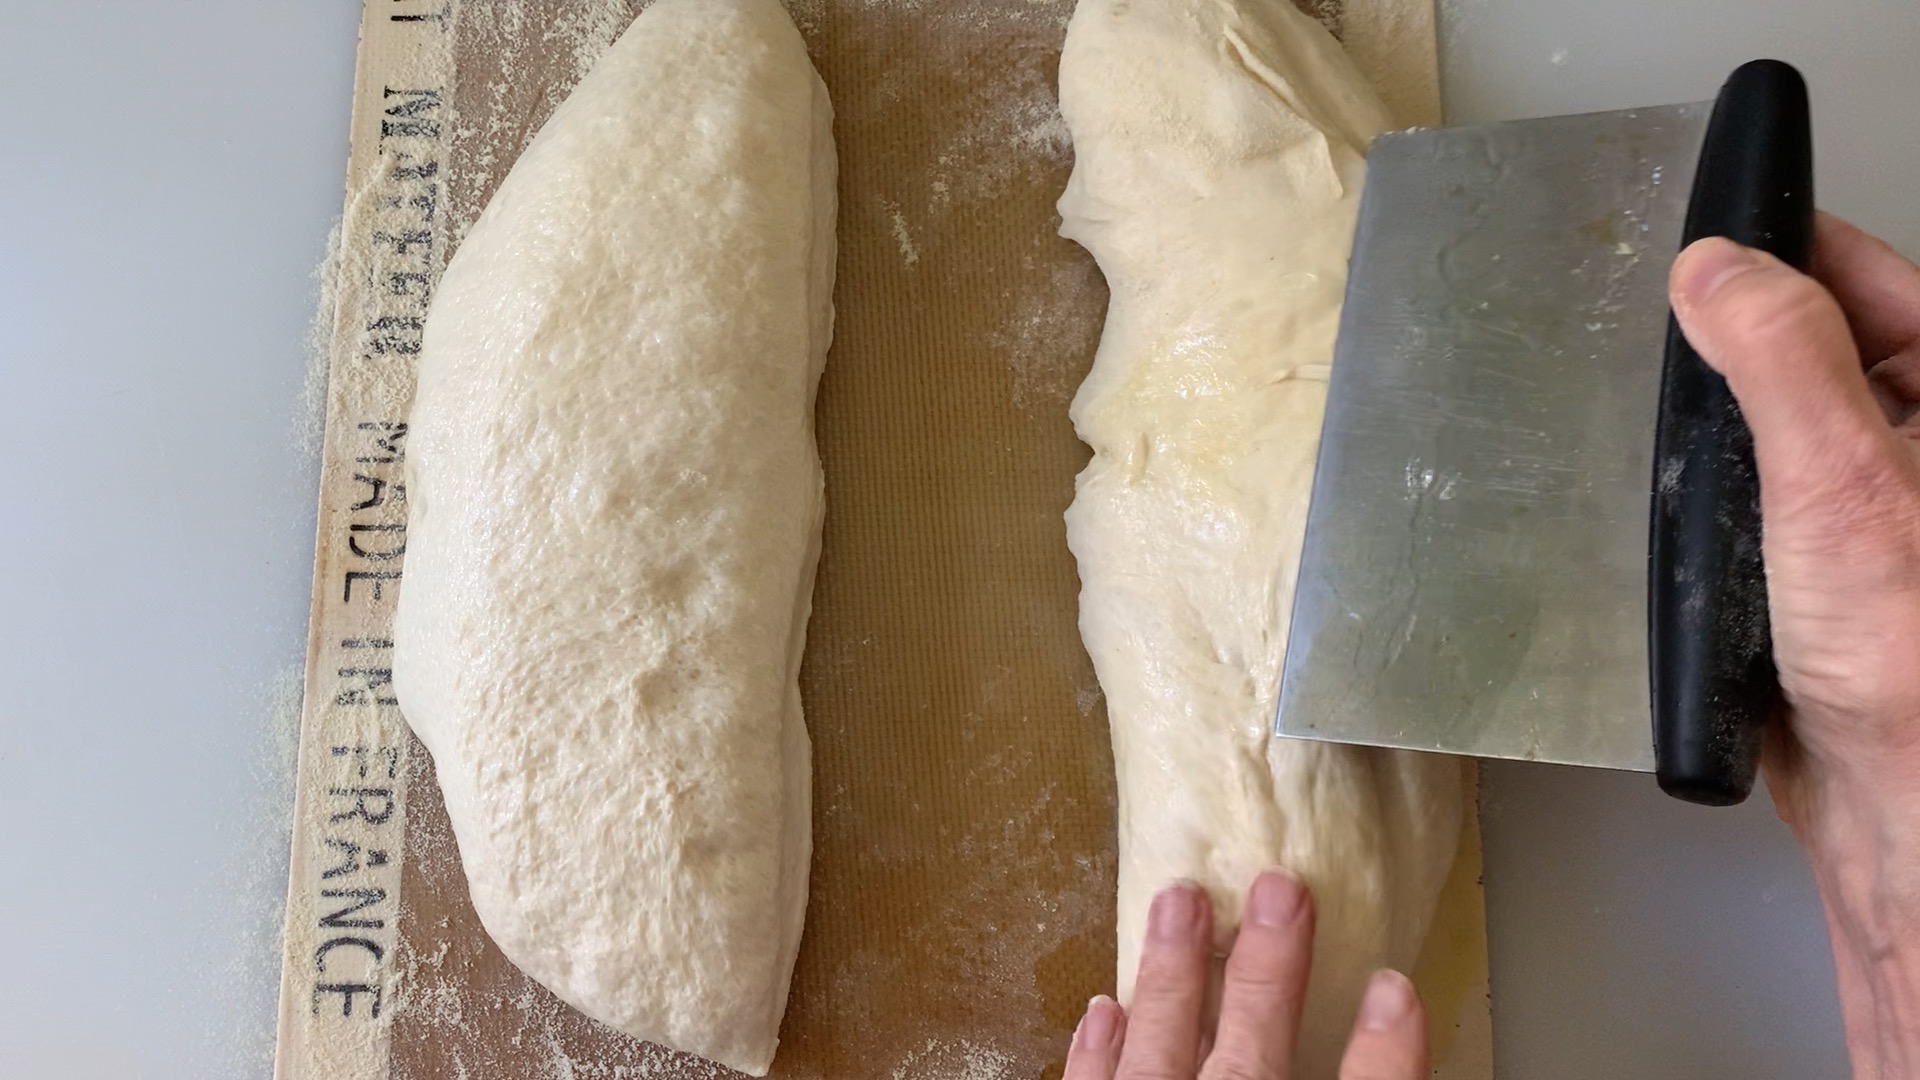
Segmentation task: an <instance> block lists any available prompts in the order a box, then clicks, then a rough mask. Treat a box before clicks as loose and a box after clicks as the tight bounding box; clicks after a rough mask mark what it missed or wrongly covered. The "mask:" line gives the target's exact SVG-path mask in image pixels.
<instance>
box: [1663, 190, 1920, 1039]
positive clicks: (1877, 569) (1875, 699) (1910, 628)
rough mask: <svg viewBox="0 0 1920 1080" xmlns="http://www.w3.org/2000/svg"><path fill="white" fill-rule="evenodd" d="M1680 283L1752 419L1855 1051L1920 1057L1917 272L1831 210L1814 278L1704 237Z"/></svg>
mask: <svg viewBox="0 0 1920 1080" xmlns="http://www.w3.org/2000/svg"><path fill="white" fill-rule="evenodd" d="M1670 288H1671V293H1672V298H1673V307H1674V313H1675V315H1676V316H1677V317H1678V319H1679V321H1680V326H1681V328H1682V329H1683V330H1684V331H1685V332H1686V335H1687V338H1688V340H1689V341H1691V342H1693V345H1694V348H1695V349H1697V350H1698V351H1699V353H1700V355H1701V357H1702V358H1703V359H1704V360H1706V362H1707V363H1708V364H1710V365H1712V367H1713V368H1714V369H1715V370H1716V371H1718V372H1720V374H1721V375H1723V376H1725V377H1726V380H1727V383H1728V385H1729V386H1730V387H1731V388H1732V390H1733V394H1734V397H1735V398H1736V399H1738V401H1739V402H1740V409H1741V412H1742V413H1743V414H1744V416H1745V417H1746V421H1747V425H1748V427H1750V428H1751V429H1752V431H1753V440H1754V455H1755V458H1756V460H1757V462H1758V465H1759V470H1760V516H1761V521H1762V545H1761V546H1762V551H1763V555H1764V558H1765V561H1766V569H1767V599H1768V605H1769V608H1770V614H1771V618H1772V623H1773V651H1774V661H1775V663H1776V664H1777V665H1778V667H1779V670H1780V687H1781V690H1782V692H1783V696H1784V698H1785V709H1784V716H1783V717H1782V719H1783V720H1784V723H1775V724H1774V725H1773V730H1771V731H1770V732H1769V734H1768V742H1767V746H1766V749H1765V752H1764V754H1763V756H1762V767H1763V769H1764V771H1765V773H1766V777H1767V786H1768V789H1769V790H1770V791H1771V792H1772V793H1773V799H1774V804H1775V806H1776V808H1777V809H1778V810H1779V813H1780V816H1781V818H1783V819H1784V820H1785V821H1786V822H1787V824H1788V825H1790V826H1791V827H1792V828H1793V830H1794V833H1795V835H1796V836H1797V837H1798V838H1799V839H1800V842H1801V844H1802V846H1803V847H1805V849H1806V851H1807V854H1808V857H1809V860H1810V861H1811V863H1812V865H1813V870H1814V876H1815V879H1816V881H1817V882H1818V883H1819V885H1820V889H1821V894H1822V898H1823V899H1824V901H1825V902H1826V905H1827V911H1828V919H1829V922H1830V923H1831V925H1832V931H1833V942H1834V953H1835V959H1836V964H1837V966H1838V968H1839V974H1840V991H1841V1000H1842V1003H1843V1006H1844V1010H1845V1012H1846V1016H1847V1028H1848V1044H1849V1046H1850V1047H1851V1048H1852V1049H1853V1052H1854V1064H1855V1068H1856V1070H1859V1071H1860V1073H1861V1074H1862V1075H1875V1076H1878V1075H1883V1074H1884V1075H1915V1074H1920V1073H1908V1072H1904V1071H1899V1070H1900V1069H1901V1067H1902V1066H1903V1065H1904V1066H1913V1067H1920V269H1916V268H1915V267H1914V265H1913V264H1912V263H1910V262H1908V261H1907V260H1906V259H1904V258H1902V257H1901V256H1900V255H1898V254H1897V253H1895V252H1894V251H1893V249H1892V248H1890V247H1888V246H1887V245H1885V244H1883V243H1881V242H1880V241H1878V240H1876V239H1874V238H1872V237H1870V236H1868V235H1866V234H1865V233H1862V232H1861V231H1859V230H1858V229H1855V228H1853V227H1852V226H1851V225H1848V224H1846V223H1845V222H1842V221H1840V220H1839V219H1837V218H1833V217H1829V216H1826V215H1821V217H1820V219H1819V221H1818V223H1817V226H1816V229H1815V235H1814V249H1813V266H1812V274H1811V276H1808V275H1803V274H1800V273H1797V272H1795V271H1794V270H1792V269H1790V268H1789V267H1787V266H1785V265H1784V264H1782V263H1781V262H1779V261H1778V260H1776V259H1774V258H1772V257H1771V256H1768V255H1763V254H1760V253H1758V252H1753V251H1749V250H1748V249H1746V248H1742V247H1740V246H1738V245H1736V244H1733V243H1731V242H1730V241H1726V240H1702V241H1700V242H1699V243H1697V244H1694V245H1692V246H1691V247H1689V248H1688V249H1687V250H1686V251H1685V252H1683V253H1682V254H1681V256H1680V258H1679V259H1678V260H1677V261H1675V263H1674V265H1673V273H1672V277H1671V279H1670ZM1890 1025H1893V1026H1896V1027H1897V1028H1898V1030H1894V1029H1893V1027H1890Z"/></svg>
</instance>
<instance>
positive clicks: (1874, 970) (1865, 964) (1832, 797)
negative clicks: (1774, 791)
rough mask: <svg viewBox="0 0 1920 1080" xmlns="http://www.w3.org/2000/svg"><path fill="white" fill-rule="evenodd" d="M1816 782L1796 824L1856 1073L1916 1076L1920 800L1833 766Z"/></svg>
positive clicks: (1919, 1046) (1919, 1053)
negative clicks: (1835, 772) (1821, 912)
mask: <svg viewBox="0 0 1920 1080" xmlns="http://www.w3.org/2000/svg"><path fill="white" fill-rule="evenodd" d="M1823 771H1824V770H1823ZM1805 783H1806V781H1805V780H1804V779H1803V780H1802V784H1803V786H1804V785H1805ZM1819 786H1820V787H1822V788H1824V789H1825V790H1822V791H1818V792H1806V791H1804V790H1803V791H1802V793H1801V795H1802V800H1801V805H1800V806H1799V807H1798V809H1799V811H1800V813H1799V814H1798V815H1797V816H1798V818H1799V820H1796V821H1794V827H1795V832H1796V833H1797V834H1798V835H1799V838H1800V841H1801V843H1802V845H1803V846H1804V847H1805V848H1806V851H1807V856H1808V861H1809V863H1810V864H1811V866H1812V870H1813V876H1814V881H1815V883H1816V884H1817V886H1818V887H1819V890H1820V897H1821V901H1822V903H1823V905H1824V906H1825V909H1826V915H1827V925H1828V931H1829V934H1830V936H1831V940H1832V945H1833V957H1834V967H1835V970H1836V974H1837V976H1838V981H1839V991H1840V1003H1841V1011H1842V1014H1843V1016H1844V1018H1845V1022H1846V1034H1847V1046H1848V1049H1849V1051H1850V1053H1851V1055H1852V1058H1853V1064H1854V1070H1855V1075H1856V1076H1860V1077H1867V1076H1872V1077H1897V1076H1914V1077H1920V801H1916V800H1915V799H1913V798H1911V797H1908V796H1905V795H1904V793H1900V792H1898V790H1897V789H1893V788H1889V787H1885V786H1881V785H1876V784H1872V783H1867V782H1864V778H1857V777H1856V778H1848V779H1847V780H1845V781H1840V780H1839V779H1838V778H1835V777H1833V776H1832V774H1831V773H1828V775H1827V777H1826V782H1825V783H1823V784H1820V785H1819ZM1808 796H1811V798H1808Z"/></svg>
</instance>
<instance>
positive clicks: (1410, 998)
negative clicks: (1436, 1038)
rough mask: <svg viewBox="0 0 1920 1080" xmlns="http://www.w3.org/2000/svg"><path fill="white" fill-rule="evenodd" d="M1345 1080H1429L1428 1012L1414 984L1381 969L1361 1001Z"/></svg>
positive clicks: (1342, 1073)
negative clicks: (1415, 991) (1417, 994)
mask: <svg viewBox="0 0 1920 1080" xmlns="http://www.w3.org/2000/svg"><path fill="white" fill-rule="evenodd" d="M1340 1080H1427V1014H1426V1011H1425V1010H1424V1009H1422V1008H1421V1007H1420V998H1419V997H1418V996H1416V995H1415V994H1414V992H1413V983H1411V982H1409V981H1408V980H1407V977H1406V976H1405V975H1402V974H1400V973H1399V972H1397V971H1376V972H1374V973H1373V978H1372V979H1371V980H1370V981H1369V982H1368V983H1367V992H1366V994H1365V995H1364V996H1363V997H1361V999H1360V1015H1359V1017H1358V1018H1357V1019H1356V1020H1355V1021H1354V1023H1353V1036H1352V1038H1350V1039H1349V1040H1348V1041H1347V1053H1346V1056H1345V1057H1343V1058H1341V1059H1340Z"/></svg>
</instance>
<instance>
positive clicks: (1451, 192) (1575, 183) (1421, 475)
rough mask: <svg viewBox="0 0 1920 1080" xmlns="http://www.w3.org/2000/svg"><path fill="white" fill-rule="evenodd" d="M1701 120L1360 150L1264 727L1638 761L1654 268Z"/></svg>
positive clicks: (1395, 141) (1498, 132) (1646, 723)
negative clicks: (1310, 476)
mask: <svg viewBox="0 0 1920 1080" xmlns="http://www.w3.org/2000/svg"><path fill="white" fill-rule="evenodd" d="M1710 111H1711V103H1710V102H1709V103H1698V104H1690V105H1676V106H1668V107H1663V108H1651V109H1636V110H1629V111H1625V112H1615V113H1596V114H1591V115H1586V116H1570V117H1554V118H1551V119H1545V120H1525V121H1517V122H1513V123H1505V124H1494V125H1489V126H1485V127H1475V128H1451V129H1437V130H1426V131H1413V132H1405V133H1401V134H1395V135H1387V136H1383V137H1381V138H1380V139H1379V140H1377V141H1376V142H1375V143H1374V146H1373V150H1372V152H1371V154H1370V155H1369V165H1368V176H1367V189H1366V193H1365V196H1364V198H1363V200H1362V206H1361V212H1360V221H1359V226H1358V230H1357V232H1356V234H1355V240H1354V253H1353V263H1352V273H1351V277H1350V279H1349V282H1348V286H1347V297H1346V308H1345V310H1344V312H1343V313H1342V315H1341V323H1340V338H1339V344H1338V346H1337V347H1336V349H1335V354H1334V365H1333V374H1332V380H1331V385H1330V387H1329V393H1328V400H1327V411H1326V420H1325V426H1324V429H1323V433H1322V437H1321V444H1320V459H1319V465H1318V468H1317V471H1316V473H1315V476H1314V486H1313V501H1312V505H1311V507H1310V509H1309V512H1308V518H1307V538H1306V546H1305V550H1304V553H1303V555H1302V558H1301V563H1300V569H1299V587H1298V590H1297V592H1296V595H1295V600H1294V609H1293V623H1292V630H1291V635H1290V640H1289V643H1288V648H1287V658H1286V667H1285V670H1284V675H1283V680H1282V683H1281V690H1280V707H1279V716H1278V718H1277V721H1276V730H1277V731H1278V732H1279V733H1280V734H1282V735H1291V736H1305V737H1310V738H1316V739H1331V740H1336V741H1340V742H1352V743H1366V744H1373V745H1379V746H1397V747H1408V748H1413V749H1420V750H1436V751H1444V752H1448V753H1455V754H1470V755H1474V756H1480V757H1505V758H1527V759H1536V760H1540V761H1554V762H1565V763H1571V764H1580V765H1599V766H1606V767H1612V768H1620V769H1639V770H1648V769H1651V768H1652V767H1653V751H1652V736H1651V727H1650V718H1649V705H1648V688H1647V614H1646V613H1647V598H1646V593H1647V535H1648V513H1649V506H1650V492H1651V476H1652V468H1653V431H1654V419H1655V406H1656V403H1657V398H1658V394H1659V383H1660V361H1661V349H1662V344H1663V340H1664V335H1665V332H1666V320H1667V302H1666V278H1667V270H1668V268H1669V266H1670V265H1671V263H1672V261H1673V257H1674V255H1675V253H1676V251H1677V249H1678V246H1679V242H1680V235H1681V226H1682V223H1683V219H1684V217H1685V214H1686V202H1687V195H1688V191H1689V188H1690V187H1691V185H1692V177H1693V171H1694V159H1695V157H1696V156H1697V154H1698V151H1699V147H1700V144H1701V141H1702V139H1703V138H1704V136H1705V131H1706V123H1707V117H1708V114H1709V112H1710Z"/></svg>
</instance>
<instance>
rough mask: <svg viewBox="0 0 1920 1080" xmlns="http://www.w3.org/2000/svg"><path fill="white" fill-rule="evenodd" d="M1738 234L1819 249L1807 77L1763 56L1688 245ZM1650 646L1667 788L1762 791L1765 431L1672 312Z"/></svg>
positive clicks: (1708, 151)
mask: <svg viewBox="0 0 1920 1080" xmlns="http://www.w3.org/2000/svg"><path fill="white" fill-rule="evenodd" d="M1706 236H1724V237H1727V238H1729V239H1732V240H1735V241H1738V242H1739V243H1742V244H1745V245H1747V246H1749V247H1755V248H1759V249H1760V250H1762V251H1766V252H1769V253H1771V254H1773V255H1775V256H1777V257H1778V258H1779V259H1780V260H1781V261H1783V262H1785V263H1787V264H1788V265H1790V266H1793V267H1796V268H1798V269H1802V270H1804V269H1806V266H1807V260H1808V256H1809V253H1810V250H1811V248H1812V245H1813V135H1812V130H1811V125H1810V122H1809V115H1808V108H1807V87H1806V83H1805V82H1804V81H1802V80H1801V78H1800V73H1799V72H1797V71H1795V70H1794V69H1793V68H1792V67H1790V66H1788V65H1786V64H1783V63H1781V62H1779V61H1778V60H1755V61H1753V62H1752V63H1750V64H1745V65H1743V66H1741V67H1740V68H1739V69H1738V70H1736V71H1735V72H1734V73H1733V75H1732V76H1731V77H1730V78H1728V79H1727V82H1726V85H1725V86H1722V87H1721V88H1720V96H1719V98H1718V99H1717V100H1716V101H1715V102H1714V106H1713V118H1712V120H1711V121H1709V123H1708V125H1707V138H1706V142H1705V144H1704V145H1703V146H1702V148H1701V151H1700V166H1699V172H1698V173H1696V174H1695V177H1694V182H1693V195H1692V198H1691V199H1690V201H1689V202H1688V204H1687V224H1686V236H1685V243H1688V244H1691V243H1693V242H1694V241H1695V240H1698V239H1700V238H1701V237H1706ZM1652 524H1653V534H1652V543H1651V549H1650V550H1651V563H1650V565H1649V567H1648V571H1649V572H1648V584H1647V591H1648V626H1647V631H1648V646H1649V651H1650V660H1651V663H1650V666H1649V670H1650V673H1651V679H1652V692H1653V749H1654V772H1655V775H1656V776H1657V777H1658V779H1659V781H1660V787H1661V788H1662V789H1663V790H1665V791H1666V792H1667V794H1669V795H1672V796H1675V797H1676V798H1681V799H1686V800H1688V801H1690V802H1697V803H1705V804H1708V805H1711V806H1727V805H1731V804H1733V803H1737V802H1740V801H1741V800H1743V799H1745V798H1746V797H1747V794H1748V792H1750V791H1752V790H1753V778H1754V773H1755V771H1756V769H1757V768H1758V766H1759V763H1760V737H1761V733H1762V732H1763V731H1764V730H1765V728H1766V724H1767V721H1768V718H1769V717H1770V716H1771V715H1772V712H1773V709H1774V704H1775V702H1776V700H1777V699H1778V697H1779V679H1778V676H1777V674H1776V672H1775V670H1774V666H1773V645H1772V636H1771V630H1770V626H1769V623H1768V619H1767V583H1766V576H1765V572H1764V568H1763V566H1762V564H1761V560H1760V478H1759V474H1758V472H1757V470H1756V469H1755V467H1754V459H1753V433H1752V432H1751V431H1749V430H1748V429H1747V425H1746V421H1745V420H1744V419H1743V418H1742V417H1741V415H1740V407H1739V406H1738V405H1737V404H1735V402H1734V399H1733V394H1732V392H1731V391H1729V390H1728V389H1727V383H1726V380H1724V379H1722V378H1721V377H1720V376H1719V375H1717V374H1715V373H1714V371H1713V369H1711V368H1709V367H1708V366H1707V365H1706V363H1705V362H1704V361H1702V360H1701V359H1700V356H1699V354H1698V353H1696V352H1694V350H1693V346H1691V345H1689V344H1688V343H1687V339H1686V337H1685V336H1684V335H1682V334H1681V333H1680V327H1679V325H1678V323H1676V322H1674V321H1673V320H1672V319H1671V318H1670V319H1669V321H1668V326H1667V350H1666V359H1665V363H1664V368H1663V371H1662V376H1661V384H1660V412H1659V426H1658V428H1657V429H1656V432H1655V435H1654V476H1653V522H1652Z"/></svg>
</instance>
